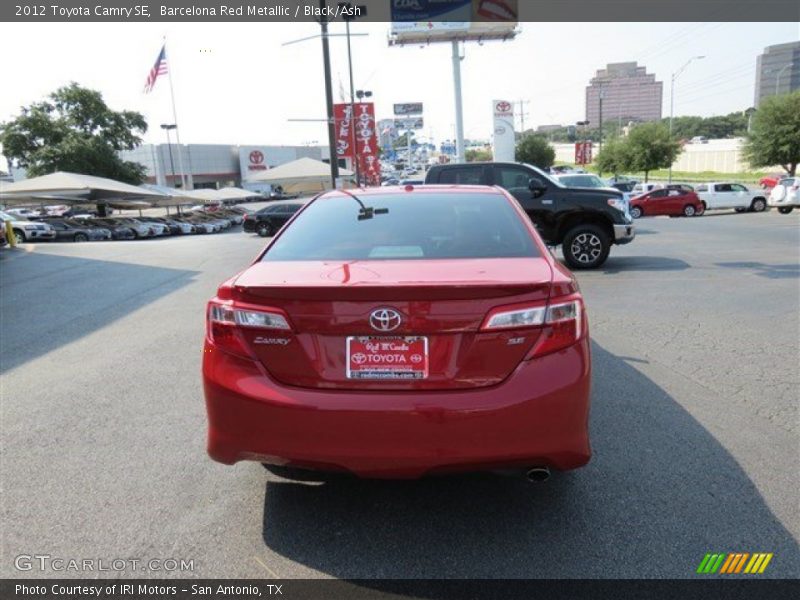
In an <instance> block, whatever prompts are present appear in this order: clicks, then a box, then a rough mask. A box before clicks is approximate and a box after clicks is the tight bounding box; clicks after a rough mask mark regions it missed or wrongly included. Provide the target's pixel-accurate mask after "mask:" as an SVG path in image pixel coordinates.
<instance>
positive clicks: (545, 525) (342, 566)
mask: <svg viewBox="0 0 800 600" xmlns="http://www.w3.org/2000/svg"><path fill="white" fill-rule="evenodd" d="M593 353H594V373H595V376H594V390H593V395H592V402H593V405H592V416H591V428H592V443H593V449H594V457H593V459H592V461H591V462H590V463H589V465H588V466H586V467H584V468H583V469H579V470H576V471H572V472H567V473H555V474H554V475H553V477H552V478H551V479H550V480H549V481H548V482H547V483H544V484H532V483H528V482H526V481H524V480H523V479H522V478H510V477H502V476H499V475H489V474H486V475H464V476H450V477H440V478H427V479H422V480H418V481H365V480H359V479H344V478H343V479H338V480H337V479H334V480H332V481H328V482H327V483H317V484H307V483H295V482H290V481H287V480H283V479H277V478H273V479H272V480H270V481H269V482H268V483H267V485H266V492H265V503H264V517H263V541H264V543H265V544H266V546H267V547H268V548H269V549H270V550H272V551H274V552H276V553H278V554H280V555H282V556H284V557H286V558H287V559H289V560H291V561H295V562H298V563H300V564H302V565H304V566H306V567H308V568H310V569H313V570H315V571H319V572H321V573H324V574H326V575H329V576H333V577H337V578H368V579H371V578H595V577H596V578H606V577H611V578H620V577H629V578H639V577H649V578H652V577H675V578H691V577H693V576H695V570H696V568H697V566H698V564H699V562H700V561H701V560H702V558H703V556H704V554H705V553H707V552H733V551H737V552H773V553H774V555H775V558H774V559H773V562H772V564H771V566H770V572H769V575H770V576H774V577H796V576H797V575H798V574H800V558H798V557H799V556H800V555H799V554H798V546H797V542H796V541H795V540H794V538H793V537H792V535H791V534H790V532H789V531H787V530H786V529H785V528H784V526H783V525H782V524H781V523H780V521H779V520H778V519H777V518H776V517H775V515H774V514H773V513H772V512H771V511H770V509H769V508H768V506H767V505H766V503H765V501H764V498H762V496H761V494H760V493H759V491H758V490H757V489H756V487H755V486H754V484H753V482H752V481H751V480H750V479H749V478H748V476H747V474H746V473H745V472H744V471H743V470H742V468H741V467H740V466H739V464H738V463H737V461H736V459H735V458H734V457H733V456H731V455H730V454H729V453H728V452H727V451H726V450H725V448H723V446H722V445H721V444H720V443H719V442H718V441H717V440H716V439H715V438H714V436H713V435H711V434H710V433H709V432H708V431H707V430H706V429H705V428H703V426H701V425H700V424H699V423H698V422H697V421H696V420H695V419H694V418H693V417H692V416H691V415H690V414H689V413H688V412H686V411H685V410H684V409H683V408H682V407H681V406H680V404H678V403H677V402H676V401H675V400H674V399H673V398H671V397H670V396H669V395H668V394H667V393H666V392H665V391H664V390H662V389H661V388H659V387H658V386H657V385H656V384H654V383H653V382H652V381H651V380H650V379H648V378H647V377H645V376H644V375H642V374H641V373H639V372H638V371H637V370H636V369H634V368H633V367H631V366H630V365H628V364H626V363H625V361H624V360H623V359H621V358H620V357H617V356H614V355H613V354H610V353H609V352H607V351H605V350H603V349H602V348H601V347H599V346H597V345H596V344H595V345H594V346H593ZM386 585H387V586H389V587H387V591H391V584H390V582H387V584H386ZM380 586H381V583H380V582H379V581H376V582H375V587H380Z"/></svg>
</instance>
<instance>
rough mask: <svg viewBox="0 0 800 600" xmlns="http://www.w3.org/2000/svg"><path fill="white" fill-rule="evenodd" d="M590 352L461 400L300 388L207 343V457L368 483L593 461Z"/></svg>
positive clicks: (567, 355)
mask: <svg viewBox="0 0 800 600" xmlns="http://www.w3.org/2000/svg"><path fill="white" fill-rule="evenodd" d="M590 372H591V367H590V356H589V346H588V342H587V340H585V339H584V340H582V341H581V342H579V343H578V344H575V345H574V346H572V347H570V348H568V349H566V350H563V351H561V352H558V353H555V354H551V355H549V356H545V357H541V358H537V359H534V360H531V361H524V362H523V363H522V364H520V366H519V367H518V368H517V369H516V370H515V371H514V373H513V374H512V375H511V376H510V377H509V378H508V379H507V380H506V381H505V382H503V383H502V384H499V385H497V386H492V387H487V388H477V389H474V390H469V391H464V390H461V391H453V392H443V391H436V392H408V393H396V392H358V391H320V390H312V389H304V388H294V387H289V386H285V385H281V384H278V383H276V382H275V381H273V380H271V379H270V378H269V377H268V376H267V375H266V374H265V372H264V370H263V368H262V367H261V366H260V365H259V364H257V363H255V362H252V361H249V360H244V359H240V358H237V357H234V356H231V355H229V354H226V353H224V352H221V351H219V350H217V349H215V348H214V347H213V346H211V345H210V344H209V343H208V342H206V347H205V352H204V360H203V378H204V388H205V397H206V407H207V410H208V420H209V429H208V452H209V454H210V455H211V457H212V458H213V459H214V460H217V461H219V462H222V463H226V464H233V463H235V462H237V461H241V460H256V461H260V462H266V463H272V464H278V465H289V466H297V467H303V468H310V469H321V470H331V471H348V472H352V473H355V474H357V475H359V476H364V477H419V476H422V475H424V474H426V473H437V472H452V471H478V470H488V469H498V468H510V467H525V466H533V465H536V466H538V465H546V466H549V467H552V468H555V469H561V470H565V469H573V468H576V467H580V466H582V465H584V464H586V463H587V462H588V461H589V458H590V456H591V450H590V445H589V435H588V416H589V389H590V375H591V373H590Z"/></svg>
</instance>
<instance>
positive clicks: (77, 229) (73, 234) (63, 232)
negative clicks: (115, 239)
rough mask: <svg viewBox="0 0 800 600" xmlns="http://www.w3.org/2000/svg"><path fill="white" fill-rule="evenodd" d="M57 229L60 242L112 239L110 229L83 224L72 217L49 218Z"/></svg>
mask: <svg viewBox="0 0 800 600" xmlns="http://www.w3.org/2000/svg"><path fill="white" fill-rule="evenodd" d="M47 223H48V225H50V226H51V227H52V228H53V229H55V231H56V241H58V242H65V241H70V242H88V241H90V240H91V241H98V240H105V239H111V232H110V231H109V230H108V229H101V228H99V227H94V226H90V225H86V224H83V223H81V222H79V221H72V220H70V219H49V220H48V221H47Z"/></svg>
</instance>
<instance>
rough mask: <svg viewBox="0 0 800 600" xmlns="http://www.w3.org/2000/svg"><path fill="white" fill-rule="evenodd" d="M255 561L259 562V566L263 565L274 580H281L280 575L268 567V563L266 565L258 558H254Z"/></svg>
mask: <svg viewBox="0 0 800 600" xmlns="http://www.w3.org/2000/svg"><path fill="white" fill-rule="evenodd" d="M253 560H255V561H256V562H257V563H258V564H259V565H261V566H262V567H264V570H265V571H266V572H267V573H269V574H270V576H271V577H272V578H273V579H280V577H279V576H278V574H277V573H276V572H275V571H273V570H272V569H270V568H269V567H268V566H267V563H265V562H264V561H263V560H261V559H260V558H259V557H258V556H254V557H253Z"/></svg>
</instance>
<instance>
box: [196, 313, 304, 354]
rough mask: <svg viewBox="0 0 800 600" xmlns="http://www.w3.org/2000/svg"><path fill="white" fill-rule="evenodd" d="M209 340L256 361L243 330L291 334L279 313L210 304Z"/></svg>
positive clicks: (284, 318) (282, 315)
mask: <svg viewBox="0 0 800 600" xmlns="http://www.w3.org/2000/svg"><path fill="white" fill-rule="evenodd" d="M207 315H208V321H207V334H208V339H209V340H210V341H211V342H212V343H213V344H214V345H215V346H217V347H218V348H220V349H221V350H225V351H227V352H230V353H232V354H236V355H238V356H243V357H245V358H253V354H252V352H251V351H250V350H249V348H248V346H247V343H246V342H245V340H244V337H243V336H242V334H241V330H242V329H268V330H273V331H291V327H290V326H289V321H288V320H287V318H286V316H285V315H284V314H283V313H281V312H280V311H278V310H275V311H271V310H254V309H252V308H249V307H248V308H243V307H239V306H236V305H234V304H233V303H232V302H231V301H227V302H219V301H214V300H212V301H211V302H209V303H208V313H207Z"/></svg>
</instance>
